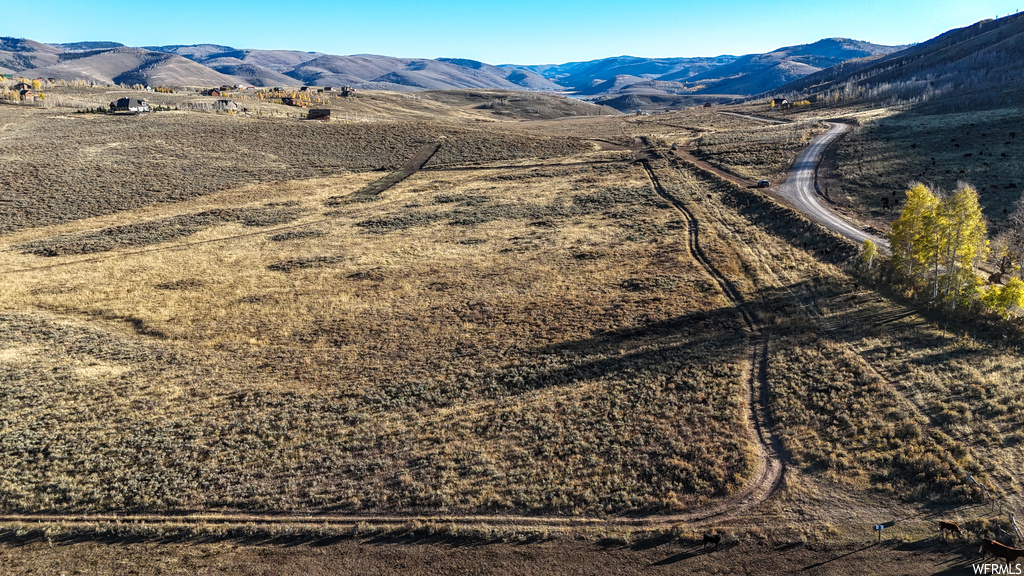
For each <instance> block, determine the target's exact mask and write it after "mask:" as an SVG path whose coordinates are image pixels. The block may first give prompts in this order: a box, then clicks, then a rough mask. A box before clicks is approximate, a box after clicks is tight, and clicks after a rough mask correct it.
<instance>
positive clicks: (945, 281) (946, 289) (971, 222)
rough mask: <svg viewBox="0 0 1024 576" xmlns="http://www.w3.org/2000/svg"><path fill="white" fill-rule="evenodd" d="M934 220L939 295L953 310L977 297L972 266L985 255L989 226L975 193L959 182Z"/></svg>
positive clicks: (976, 279)
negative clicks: (935, 224)
mask: <svg viewBox="0 0 1024 576" xmlns="http://www.w3.org/2000/svg"><path fill="white" fill-rule="evenodd" d="M937 220H938V222H937V225H938V228H937V230H936V233H937V234H938V248H939V260H940V265H941V267H942V270H943V274H942V278H941V279H942V289H941V294H942V296H943V298H944V299H945V300H947V301H948V302H949V303H950V304H951V306H952V308H954V309H955V308H956V306H957V305H964V304H970V302H971V301H973V300H974V298H975V297H976V296H977V293H978V286H979V281H978V275H977V274H975V272H974V266H975V264H977V263H978V262H979V261H980V260H981V259H982V258H984V257H985V256H986V255H987V254H988V227H987V226H986V225H985V217H984V215H983V214H982V213H981V204H980V203H979V202H978V191H977V190H975V189H974V187H973V186H970V185H968V184H964V183H962V182H961V183H960V185H959V186H958V187H957V190H956V192H954V193H953V194H952V195H950V196H949V197H947V198H945V199H943V200H942V201H941V202H940V205H939V214H938V218H937Z"/></svg>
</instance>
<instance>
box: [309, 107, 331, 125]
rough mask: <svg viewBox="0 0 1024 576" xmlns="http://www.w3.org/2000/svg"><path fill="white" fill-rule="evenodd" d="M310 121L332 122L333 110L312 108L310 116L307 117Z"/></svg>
mask: <svg viewBox="0 0 1024 576" xmlns="http://www.w3.org/2000/svg"><path fill="white" fill-rule="evenodd" d="M306 118H307V119H309V120H320V121H323V122H330V121H331V109H330V108H310V109H309V114H308V115H307V116H306Z"/></svg>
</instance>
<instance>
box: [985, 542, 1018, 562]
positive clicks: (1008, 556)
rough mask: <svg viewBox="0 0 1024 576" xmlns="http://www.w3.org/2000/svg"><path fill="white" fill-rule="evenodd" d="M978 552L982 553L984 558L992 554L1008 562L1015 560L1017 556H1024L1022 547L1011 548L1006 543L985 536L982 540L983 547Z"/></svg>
mask: <svg viewBox="0 0 1024 576" xmlns="http://www.w3.org/2000/svg"><path fill="white" fill-rule="evenodd" d="M978 554H981V556H982V558H984V557H985V556H988V555H989V554H992V555H993V556H998V557H1000V558H1002V559H1003V560H1005V561H1006V563H1007V564H1009V563H1010V562H1013V561H1014V560H1016V559H1017V558H1020V557H1021V556H1024V550H1021V549H1020V548H1011V547H1009V546H1007V545H1006V544H1002V543H1000V542H996V541H995V540H990V539H988V538H983V539H982V540H981V548H979V549H978Z"/></svg>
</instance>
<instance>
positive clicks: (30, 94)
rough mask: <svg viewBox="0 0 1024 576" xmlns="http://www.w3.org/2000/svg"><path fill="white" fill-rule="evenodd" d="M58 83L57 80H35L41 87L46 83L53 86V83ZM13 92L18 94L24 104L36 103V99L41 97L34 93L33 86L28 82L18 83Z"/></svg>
mask: <svg viewBox="0 0 1024 576" xmlns="http://www.w3.org/2000/svg"><path fill="white" fill-rule="evenodd" d="M56 81H57V80H56V79H55V78H36V79H35V80H33V82H34V83H38V84H40V85H42V84H44V83H46V82H49V83H51V84H52V83H54V82H56ZM13 90H14V91H15V92H17V93H18V99H19V100H21V101H22V102H35V100H36V98H38V97H39V94H36V93H35V92H34V91H33V89H32V85H31V84H29V83H28V82H24V81H22V82H18V83H17V84H15V85H14V88H13Z"/></svg>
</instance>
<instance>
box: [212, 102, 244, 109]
mask: <svg viewBox="0 0 1024 576" xmlns="http://www.w3.org/2000/svg"><path fill="white" fill-rule="evenodd" d="M213 109H214V110H219V111H237V110H238V103H237V102H235V101H234V100H217V101H216V102H214V103H213Z"/></svg>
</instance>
